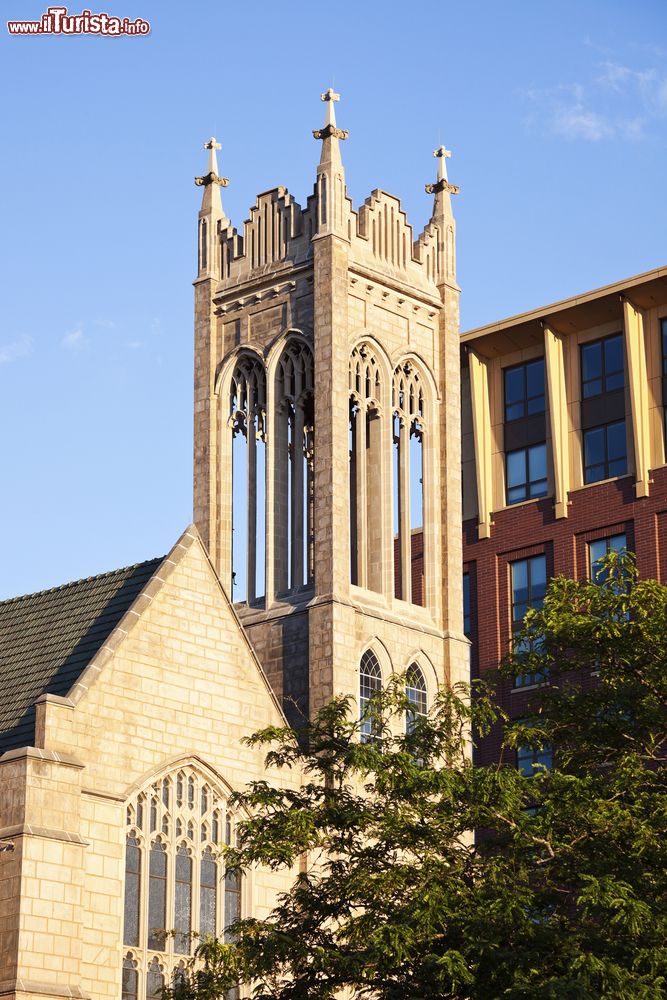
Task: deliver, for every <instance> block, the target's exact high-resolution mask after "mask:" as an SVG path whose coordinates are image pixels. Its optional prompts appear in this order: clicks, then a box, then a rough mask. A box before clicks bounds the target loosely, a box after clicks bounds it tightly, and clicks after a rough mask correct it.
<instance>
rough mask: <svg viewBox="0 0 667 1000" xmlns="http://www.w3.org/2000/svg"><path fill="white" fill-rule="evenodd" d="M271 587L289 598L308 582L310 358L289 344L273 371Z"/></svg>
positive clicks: (303, 349) (310, 532) (311, 431)
mask: <svg viewBox="0 0 667 1000" xmlns="http://www.w3.org/2000/svg"><path fill="white" fill-rule="evenodd" d="M276 404H277V410H276V413H277V417H276V420H277V423H276V429H275V442H276V490H275V496H276V534H275V539H276V541H275V546H276V587H277V590H278V592H279V593H294V592H296V591H298V590H300V589H302V588H303V587H307V586H308V585H310V584H312V582H313V574H314V559H313V554H314V545H313V540H314V531H313V528H314V509H313V498H314V480H313V459H314V448H315V411H314V399H313V354H312V351H311V349H310V347H309V346H308V345H307V344H306V343H304V342H301V341H296V340H292V341H290V342H289V343H288V345H287V347H286V348H285V350H284V351H283V353H282V355H281V357H280V360H279V362H278V367H277V370H276Z"/></svg>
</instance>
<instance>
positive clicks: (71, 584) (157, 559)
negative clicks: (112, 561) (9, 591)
mask: <svg viewBox="0 0 667 1000" xmlns="http://www.w3.org/2000/svg"><path fill="white" fill-rule="evenodd" d="M166 558H167V557H166V555H164V556H154V557H153V558H152V559H143V560H142V561H141V562H137V563H130V565H129V566H119V567H118V568H117V569H109V570H106V571H105V572H104V573H95V574H94V575H93V576H82V577H81V578H80V579H79V580H69V581H68V582H67V583H60V584H58V585H57V586H55V587H47V588H46V589H45V590H35V591H33V592H32V593H30V594H17V595H16V596H15V597H7V598H5V599H4V600H3V601H0V607H2V606H3V605H6V604H14V603H18V602H19V601H26V600H28V598H30V597H40V596H41V595H42V594H54V593H55V592H56V591H59V590H67V589H68V588H69V587H76V586H78V584H81V583H90V582H92V581H93V580H101V579H102V578H103V577H105V576H115V575H117V574H118V573H126V572H127V571H128V570H131V569H139V567H140V566H147V565H148V564H149V563H158V562H164V560H165V559H166Z"/></svg>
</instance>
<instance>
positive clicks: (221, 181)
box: [195, 136, 229, 187]
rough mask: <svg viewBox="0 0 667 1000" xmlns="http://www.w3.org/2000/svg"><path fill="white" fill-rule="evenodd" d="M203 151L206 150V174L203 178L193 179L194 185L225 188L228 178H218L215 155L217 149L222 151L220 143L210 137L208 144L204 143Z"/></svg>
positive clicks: (213, 137)
mask: <svg viewBox="0 0 667 1000" xmlns="http://www.w3.org/2000/svg"><path fill="white" fill-rule="evenodd" d="M204 149H208V173H207V174H206V175H205V176H204V177H195V184H196V185H197V186H198V187H208V186H209V184H217V185H218V186H219V187H227V185H228V184H229V178H228V177H219V176H218V159H217V157H216V155H215V151H216V150H217V149H222V147H221V145H220V143H219V142H218V140H217V139H216V138H215V136H211V138H210V139H209V140H208V142H205V143H204Z"/></svg>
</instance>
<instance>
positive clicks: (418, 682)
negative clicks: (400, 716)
mask: <svg viewBox="0 0 667 1000" xmlns="http://www.w3.org/2000/svg"><path fill="white" fill-rule="evenodd" d="M405 694H406V696H407V699H408V701H409V702H410V707H409V709H408V710H407V711H406V713H405V731H406V732H407V733H411V732H412V731H413V729H414V727H415V722H416V720H417V719H423V718H426V715H427V714H428V691H427V688H426V680H425V678H424V674H423V672H422V669H421V667H420V666H419V665H418V664H417V663H411V664H410V666H409V667H408V670H407V673H406V676H405Z"/></svg>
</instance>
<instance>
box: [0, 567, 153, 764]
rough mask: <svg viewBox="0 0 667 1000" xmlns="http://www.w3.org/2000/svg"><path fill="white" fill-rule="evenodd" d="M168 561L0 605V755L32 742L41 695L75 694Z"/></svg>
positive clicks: (111, 573) (113, 573)
mask: <svg viewBox="0 0 667 1000" xmlns="http://www.w3.org/2000/svg"><path fill="white" fill-rule="evenodd" d="M161 562H162V558H160V559H150V560H148V561H147V562H143V563H137V564H136V565H135V566H126V567H125V568H124V569H116V570H113V571H112V572H110V573H102V574H100V575H99V576H91V577H89V578H88V579H86V580H77V581H75V582H74V583H67V584H64V585H63V586H62V587H54V588H53V589H52V590H43V591H41V592H40V593H38V594H28V595H27V596H26V597H14V598H12V599H11V600H9V601H2V602H0V753H4V751H6V750H12V749H15V748H17V747H23V746H31V745H33V743H34V734H35V708H34V705H35V701H36V700H37V698H39V696H40V695H42V694H57V695H63V696H66V695H67V694H68V692H69V691H70V689H71V688H72V686H73V685H74V683H75V682H76V681H77V679H78V678H79V676H80V675H81V673H82V672H83V670H84V669H85V667H86V666H87V665H88V664H89V663H90V661H91V659H92V658H93V656H94V655H95V653H96V652H97V651H98V649H99V648H100V647H101V646H102V645H103V644H104V642H105V641H106V639H107V638H108V637H109V635H110V633H111V632H112V631H113V629H114V628H115V627H116V625H117V624H118V623H119V621H120V620H121V618H122V617H123V615H124V614H125V612H126V611H128V609H129V608H130V606H131V605H132V603H133V602H134V600H135V599H136V598H137V597H138V596H139V594H140V592H141V591H142V589H143V588H144V586H145V585H146V584H147V583H148V581H149V580H150V578H151V576H152V575H153V574H154V573H155V571H156V569H157V568H158V566H159V565H160V563H161Z"/></svg>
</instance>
